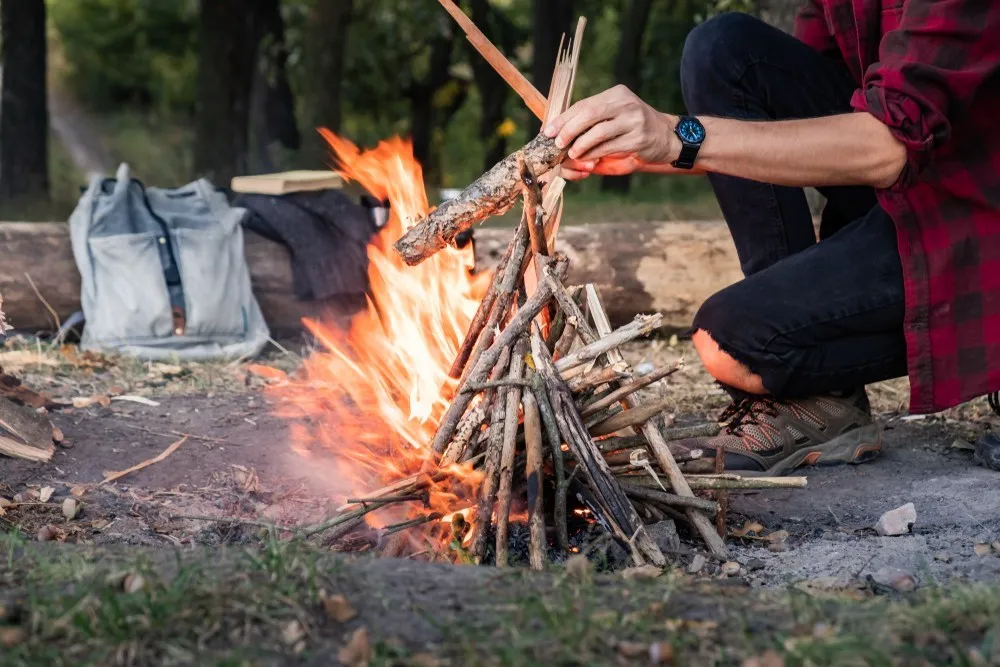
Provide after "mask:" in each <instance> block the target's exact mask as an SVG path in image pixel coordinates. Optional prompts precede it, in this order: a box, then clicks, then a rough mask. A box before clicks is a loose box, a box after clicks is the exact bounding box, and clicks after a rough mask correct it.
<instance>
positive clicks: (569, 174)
mask: <svg viewBox="0 0 1000 667" xmlns="http://www.w3.org/2000/svg"><path fill="white" fill-rule="evenodd" d="M559 175H560V176H562V177H563V178H565V179H566V180H567V181H582V180H583V179H585V178H587V177H588V176H590V172H589V171H577V170H576V169H570V168H569V167H567V166H566V165H563V168H562V170H560V173H559Z"/></svg>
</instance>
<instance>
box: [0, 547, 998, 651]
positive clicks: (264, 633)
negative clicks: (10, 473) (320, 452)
mask: <svg viewBox="0 0 1000 667" xmlns="http://www.w3.org/2000/svg"><path fill="white" fill-rule="evenodd" d="M396 563H398V564H394V563H387V562H385V561H381V562H379V561H372V560H364V559H360V560H353V561H351V560H344V559H342V558H339V557H335V556H333V555H331V554H329V553H326V552H323V551H320V550H316V549H314V548H313V547H310V546H308V545H305V544H302V543H298V542H282V541H278V540H276V539H274V538H273V536H265V538H264V539H263V542H262V545H261V546H260V547H257V548H254V549H251V550H247V551H242V552H234V551H224V550H223V551H198V552H188V553H186V554H183V555H182V554H181V553H179V552H177V553H171V552H139V553H135V552H131V553H123V552H119V551H114V550H108V549H104V550H101V549H95V548H90V549H77V548H71V547H67V546H64V547H57V548H50V549H42V548H38V547H36V546H33V545H30V544H27V543H25V542H23V541H22V540H21V539H20V538H18V537H16V536H14V535H11V534H8V535H2V536H0V642H2V643H5V644H6V646H7V650H6V652H4V653H2V654H0V664H2V665H11V666H14V665H55V666H58V665H130V664H162V665H183V664H199V665H242V664H255V665H256V664H293V663H294V664H329V662H330V661H331V659H332V656H335V655H337V651H338V650H339V649H340V648H341V647H343V646H344V645H345V643H346V642H347V640H348V638H349V637H350V636H351V635H352V633H353V632H355V631H356V630H357V629H358V628H359V627H367V628H368V630H369V631H370V633H371V643H370V645H369V649H370V651H371V662H370V664H373V665H390V664H394V665H395V664H398V665H407V664H413V665H418V664H419V665H427V664H438V665H440V664H455V665H528V664H546V665H606V664H615V663H619V664H622V663H624V664H648V661H649V655H650V651H651V650H653V651H655V652H657V654H658V655H661V656H663V655H673V656H674V657H675V659H676V664H699V665H701V664H706V665H707V664H741V663H743V661H744V660H747V659H749V658H754V657H757V656H761V655H765V654H768V653H770V654H771V655H772V658H773V657H774V656H780V659H781V660H783V662H777V663H771V664H787V665H848V664H864V665H909V664H933V665H936V664H942V665H944V664H954V665H970V666H977V665H995V664H1000V588H997V587H996V586H995V585H993V586H966V585H955V586H951V587H948V588H935V589H928V590H926V591H924V592H921V593H918V594H914V595H911V596H909V597H905V598H899V599H895V600H889V599H885V598H873V599H869V600H867V601H861V602H858V601H852V600H847V599H838V598H814V597H810V596H808V595H806V594H804V593H801V592H795V591H771V592H764V593H761V592H754V591H750V590H748V589H745V588H742V587H735V586H732V585H729V586H724V585H721V584H716V583H696V582H692V581H691V580H689V579H687V578H685V577H682V576H681V575H676V574H670V573H667V574H664V575H663V576H661V577H659V578H658V579H655V580H652V581H642V580H632V581H628V580H625V579H623V578H622V577H621V576H610V575H609V576H605V575H594V574H592V573H590V572H588V571H583V572H581V571H580V570H579V569H572V570H569V571H568V570H565V569H555V570H553V571H552V572H550V573H545V574H534V573H528V572H524V571H517V570H508V571H504V572H497V571H495V570H492V569H488V568H472V567H460V568H441V567H428V566H421V567H418V566H417V564H415V563H408V562H406V561H397V562H396ZM407 567H408V568H410V569H409V570H407V571H406V572H404V573H403V575H402V578H400V577H398V576H397V577H396V578H393V577H394V576H395V575H394V573H396V572H397V571H398V570H401V569H403V568H407ZM137 575H139V576H141V577H142V582H143V583H142V585H138V584H137V583H136V582H137V581H138V580H137V579H136V576H137ZM126 579H128V581H129V582H130V584H129V586H130V590H131V591H132V592H126V584H124V583H123V582H125V581H126ZM325 593H330V594H337V593H343V594H344V595H346V596H347V599H348V600H349V603H350V604H352V605H354V606H356V607H357V609H358V611H359V615H358V616H357V618H354V619H351V620H349V621H347V622H346V623H340V622H337V621H335V620H334V619H333V618H331V617H328V616H327V615H326V614H325V613H324V611H323V609H324V607H323V603H322V601H323V597H324V594H325ZM355 664H360V663H355ZM765 664H767V663H765Z"/></svg>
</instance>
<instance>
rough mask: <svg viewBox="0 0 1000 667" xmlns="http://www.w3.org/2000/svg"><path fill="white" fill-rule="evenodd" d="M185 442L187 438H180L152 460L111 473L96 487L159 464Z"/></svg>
mask: <svg viewBox="0 0 1000 667" xmlns="http://www.w3.org/2000/svg"><path fill="white" fill-rule="evenodd" d="M187 440H188V437H187V436H184V437H183V438H181V439H180V440H178V441H177V442H174V443H172V444H171V445H170V446H169V447H167V448H166V449H164V450H163V451H162V452H160V453H159V454H157V455H156V456H154V457H153V458H151V459H147V460H145V461H143V462H142V463H137V464H136V465H134V466H132V467H131V468H126V469H125V470H120V471H118V472H113V473H111V474H109V475H108V476H107V477H105V478H104V479H103V480H101V481H100V482H99V483H98V484H97V486H104V485H105V484H109V483H111V482H113V481H115V480H117V479H121V478H122V477H125V476H126V475H130V474H131V473H134V472H138V471H139V470H142V469H143V468H148V467H149V466H151V465H153V464H154V463H159V462H160V461H163V460H164V459H166V458H167V457H168V456H170V455H171V454H173V453H174V452H175V451H177V448H178V447H180V446H181V445H183V444H184V443H185V442H187Z"/></svg>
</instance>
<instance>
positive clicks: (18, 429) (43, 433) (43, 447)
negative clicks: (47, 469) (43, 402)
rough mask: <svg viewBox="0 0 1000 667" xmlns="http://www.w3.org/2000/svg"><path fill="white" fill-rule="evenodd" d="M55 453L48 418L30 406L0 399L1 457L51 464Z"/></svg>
mask: <svg viewBox="0 0 1000 667" xmlns="http://www.w3.org/2000/svg"><path fill="white" fill-rule="evenodd" d="M55 450H56V448H55V446H54V445H53V444H52V424H51V423H50V422H49V419H48V417H46V416H45V415H43V414H40V413H38V412H36V411H35V410H32V409H31V408H29V407H28V406H26V405H18V404H17V403H15V402H14V401H10V400H7V399H5V398H0V454H3V455H5V456H11V457H14V458H19V459H27V460H28V461H48V460H50V459H51V458H52V455H53V454H54V453H55Z"/></svg>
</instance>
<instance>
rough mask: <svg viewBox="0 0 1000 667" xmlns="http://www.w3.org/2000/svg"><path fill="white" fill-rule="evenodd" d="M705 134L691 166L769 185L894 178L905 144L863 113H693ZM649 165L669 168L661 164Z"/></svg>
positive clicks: (876, 183) (887, 182) (884, 182)
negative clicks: (741, 116)
mask: <svg viewBox="0 0 1000 667" xmlns="http://www.w3.org/2000/svg"><path fill="white" fill-rule="evenodd" d="M699 120H701V122H702V123H703V124H704V125H705V129H706V135H707V137H706V139H705V143H704V144H703V145H702V147H701V150H700V151H699V153H698V160H697V163H696V166H697V167H698V168H700V169H701V170H703V171H708V172H716V173H721V174H728V175H730V176H738V177H741V178H747V179H750V180H754V181H761V182H764V183H773V184H775V185H789V186H795V187H803V186H822V185H870V186H872V187H879V188H886V187H889V186H891V185H892V184H893V183H895V182H896V179H897V178H898V177H899V174H900V172H901V171H902V169H903V165H904V164H905V161H906V149H905V148H904V146H903V145H902V144H901V143H900V142H899V141H897V140H896V139H895V138H894V137H893V136H892V135H891V134H890V132H889V129H888V128H887V127H886V126H885V125H883V124H882V123H881V122H879V121H878V120H877V119H876V118H874V117H873V116H871V115H869V114H867V113H850V114H841V115H836V116H825V117H822V118H809V119H802V120H781V121H746V120H735V119H728V118H699ZM650 170H651V171H675V170H674V169H673V168H672V167H668V166H666V165H663V166H661V167H660V168H655V167H654V168H652V169H650Z"/></svg>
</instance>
